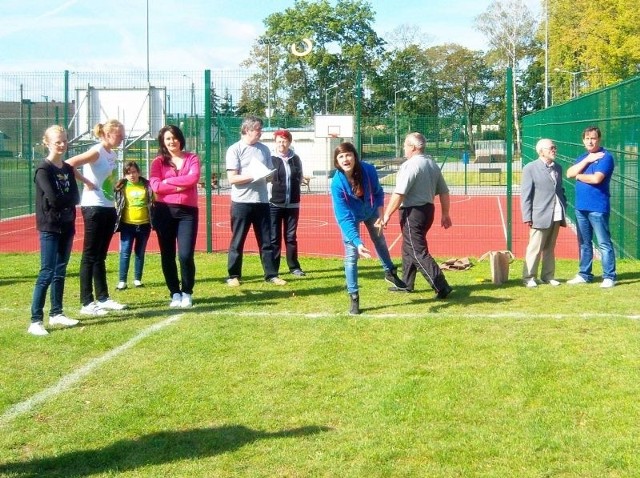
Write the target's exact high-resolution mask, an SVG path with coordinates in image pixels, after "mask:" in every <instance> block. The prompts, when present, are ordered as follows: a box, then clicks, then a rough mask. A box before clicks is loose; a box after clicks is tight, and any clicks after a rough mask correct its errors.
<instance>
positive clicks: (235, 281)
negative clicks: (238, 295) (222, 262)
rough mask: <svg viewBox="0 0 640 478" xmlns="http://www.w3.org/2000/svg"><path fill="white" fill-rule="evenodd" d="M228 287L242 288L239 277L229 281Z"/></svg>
mask: <svg viewBox="0 0 640 478" xmlns="http://www.w3.org/2000/svg"><path fill="white" fill-rule="evenodd" d="M227 285H228V286H229V287H240V280H239V279H238V278H237V277H231V278H229V279H227Z"/></svg>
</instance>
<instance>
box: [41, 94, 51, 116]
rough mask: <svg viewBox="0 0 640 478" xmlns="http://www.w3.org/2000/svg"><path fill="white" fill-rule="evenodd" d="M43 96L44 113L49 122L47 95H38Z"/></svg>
mask: <svg viewBox="0 0 640 478" xmlns="http://www.w3.org/2000/svg"><path fill="white" fill-rule="evenodd" d="M40 96H42V97H43V98H44V115H45V117H46V119H47V123H48V122H49V97H48V96H47V95H40Z"/></svg>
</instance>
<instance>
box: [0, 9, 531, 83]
mask: <svg viewBox="0 0 640 478" xmlns="http://www.w3.org/2000/svg"><path fill="white" fill-rule="evenodd" d="M540 2H541V0H525V3H526V4H527V6H528V7H529V8H530V9H531V11H532V12H533V13H534V15H536V16H538V15H539V14H540ZM2 3H3V8H2V16H0V45H1V46H2V49H1V51H0V72H1V71H4V72H14V71H27V72H29V71H32V72H35V71H56V72H58V71H63V70H69V71H94V70H97V71H105V70H111V71H126V70H140V71H145V70H146V68H147V58H148V61H149V69H150V70H152V71H154V70H155V71H201V70H205V69H210V70H221V69H223V70H233V69H239V68H240V62H241V61H243V60H245V59H246V58H248V56H249V51H250V50H251V46H252V44H253V43H254V42H255V41H256V39H257V38H258V37H259V36H260V35H261V34H263V33H264V31H265V27H264V22H263V21H264V19H265V18H267V17H268V16H269V15H271V14H272V13H275V12H282V11H284V10H286V9H287V8H292V7H293V6H294V5H295V1H294V0H262V1H256V2H252V1H249V2H246V1H244V2H243V1H241V0H235V1H230V0H171V1H168V0H108V1H106V0H19V1H12V2H2ZM370 3H371V4H372V5H373V10H374V11H375V12H376V20H375V23H374V29H375V30H376V32H377V33H378V35H379V36H381V37H383V38H385V36H386V35H387V34H388V33H390V32H391V31H393V30H394V29H396V28H397V27H400V26H403V25H404V26H418V27H419V28H420V29H421V31H422V32H424V33H425V34H426V35H427V42H426V44H427V45H440V44H444V43H458V44H460V45H463V46H466V47H468V48H470V49H474V50H486V49H487V44H486V40H485V38H484V37H483V35H482V34H481V33H480V32H478V31H477V30H475V29H474V27H473V24H474V18H475V17H477V16H478V15H480V14H481V13H483V12H484V11H485V10H486V9H487V7H488V6H489V4H490V3H491V2H490V1H489V0H421V1H415V2H411V1H402V0H375V1H374V0H370ZM147 5H148V7H149V13H148V15H147ZM147 20H148V23H149V31H148V43H147ZM147 44H148V46H149V55H148V57H147Z"/></svg>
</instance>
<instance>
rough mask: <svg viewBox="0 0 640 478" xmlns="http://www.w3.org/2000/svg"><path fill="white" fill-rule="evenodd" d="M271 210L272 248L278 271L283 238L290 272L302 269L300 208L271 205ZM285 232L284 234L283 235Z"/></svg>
mask: <svg viewBox="0 0 640 478" xmlns="http://www.w3.org/2000/svg"><path fill="white" fill-rule="evenodd" d="M270 208H271V246H272V247H273V259H274V261H275V264H276V270H277V271H279V270H280V257H281V256H282V237H283V236H284V245H285V249H286V255H287V266H288V267H289V271H293V270H295V269H301V267H300V262H299V261H298V236H297V231H298V219H299V218H300V209H299V208H287V207H279V206H274V205H273V204H271V205H270ZM283 232H284V234H283Z"/></svg>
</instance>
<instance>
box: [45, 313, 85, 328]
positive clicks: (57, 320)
mask: <svg viewBox="0 0 640 478" xmlns="http://www.w3.org/2000/svg"><path fill="white" fill-rule="evenodd" d="M78 322H80V321H79V320H76V319H70V318H69V317H67V316H65V315H63V314H58V315H54V316H52V317H49V325H64V326H66V327H73V326H74V325H78Z"/></svg>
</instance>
